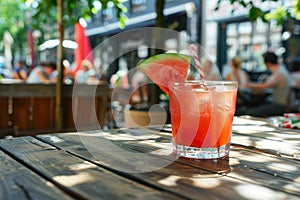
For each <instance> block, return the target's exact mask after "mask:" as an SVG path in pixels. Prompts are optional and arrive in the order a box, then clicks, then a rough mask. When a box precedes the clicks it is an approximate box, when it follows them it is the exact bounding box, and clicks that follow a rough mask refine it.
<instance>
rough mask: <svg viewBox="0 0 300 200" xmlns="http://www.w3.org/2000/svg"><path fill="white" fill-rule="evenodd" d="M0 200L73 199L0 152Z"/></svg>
mask: <svg viewBox="0 0 300 200" xmlns="http://www.w3.org/2000/svg"><path fill="white" fill-rule="evenodd" d="M0 162H1V165H0V177H1V178H0V199H7V200H14V199H72V198H71V197H70V196H67V195H66V194H65V193H64V192H63V191H61V190H59V189H58V188H57V187H56V186H54V185H53V184H52V183H50V182H49V181H47V180H45V179H43V178H42V177H40V176H38V175H37V174H35V173H34V172H32V171H31V170H29V169H28V168H26V167H24V166H23V165H21V164H20V163H18V162H17V161H15V160H13V159H12V158H11V157H9V156H8V155H6V154H4V153H3V152H2V151H0Z"/></svg>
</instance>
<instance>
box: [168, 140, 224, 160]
mask: <svg viewBox="0 0 300 200" xmlns="http://www.w3.org/2000/svg"><path fill="white" fill-rule="evenodd" d="M173 150H174V152H175V154H177V156H182V157H186V158H195V159H216V158H222V157H224V156H226V155H228V154H229V150H230V144H227V145H223V146H220V147H218V148H197V147H189V146H183V145H178V144H173Z"/></svg>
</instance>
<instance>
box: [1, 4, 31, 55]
mask: <svg viewBox="0 0 300 200" xmlns="http://www.w3.org/2000/svg"><path fill="white" fill-rule="evenodd" d="M0 8H1V11H0V54H1V53H2V52H3V51H4V49H3V35H4V32H5V31H9V32H10V34H11V35H12V36H13V38H14V43H13V46H12V49H13V52H15V51H21V52H22V51H23V46H24V41H27V39H26V37H27V36H26V29H27V22H26V15H25V12H26V7H25V5H24V4H23V3H22V0H0Z"/></svg>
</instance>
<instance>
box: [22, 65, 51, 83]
mask: <svg viewBox="0 0 300 200" xmlns="http://www.w3.org/2000/svg"><path fill="white" fill-rule="evenodd" d="M55 70H56V65H55V63H50V62H49V63H46V62H41V63H40V64H39V65H38V66H36V67H35V68H34V69H33V70H32V71H31V72H30V74H29V76H28V78H27V83H53V82H55V81H56V78H53V79H52V78H51V75H52V73H53V72H54V71H55Z"/></svg>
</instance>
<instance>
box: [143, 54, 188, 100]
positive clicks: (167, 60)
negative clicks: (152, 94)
mask: <svg viewBox="0 0 300 200" xmlns="http://www.w3.org/2000/svg"><path fill="white" fill-rule="evenodd" d="M190 61H191V57H190V56H188V55H183V54H177V53H163V54H158V55H155V56H152V57H150V58H148V59H146V60H144V61H142V62H141V63H139V65H138V67H139V69H141V70H142V71H143V72H144V73H145V74H146V75H147V76H148V77H149V78H150V79H151V80H152V81H153V82H154V83H155V84H157V85H158V86H159V87H160V89H161V90H162V91H164V92H165V93H166V94H167V95H169V87H168V84H169V82H183V81H185V80H186V77H187V73H188V69H189V66H190Z"/></svg>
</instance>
